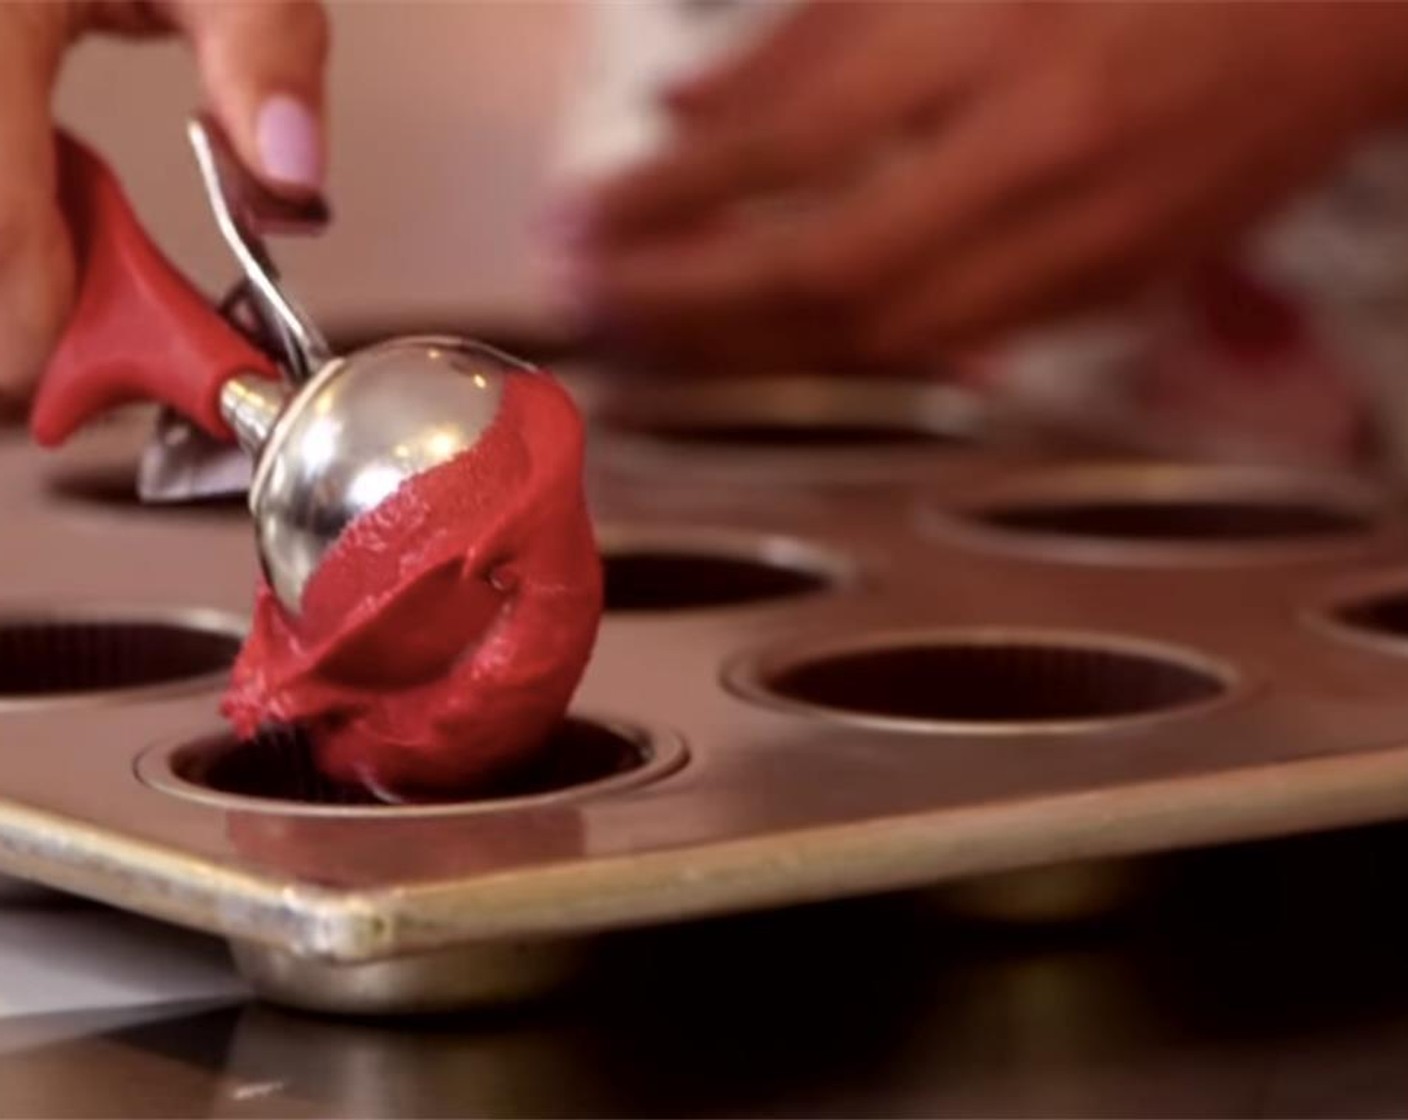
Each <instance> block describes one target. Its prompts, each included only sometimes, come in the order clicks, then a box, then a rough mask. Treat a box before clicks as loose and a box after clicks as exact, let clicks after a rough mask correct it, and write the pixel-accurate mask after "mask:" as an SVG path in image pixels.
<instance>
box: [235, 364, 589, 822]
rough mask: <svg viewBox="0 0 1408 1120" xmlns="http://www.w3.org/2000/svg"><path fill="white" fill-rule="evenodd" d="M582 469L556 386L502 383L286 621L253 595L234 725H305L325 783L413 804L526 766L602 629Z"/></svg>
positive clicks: (534, 381) (272, 604)
mask: <svg viewBox="0 0 1408 1120" xmlns="http://www.w3.org/2000/svg"><path fill="white" fill-rule="evenodd" d="M582 459H583V435H582V425H581V421H580V419H579V417H578V415H577V411H576V409H575V407H574V406H573V404H572V402H571V400H570V399H569V398H568V396H567V394H566V393H565V392H564V391H563V390H562V389H561V387H559V386H558V385H557V384H556V382H554V381H553V380H552V379H551V378H549V377H547V376H546V375H542V374H523V375H515V376H513V377H510V378H509V379H508V380H507V383H506V385H505V389H504V393H503V397H502V400H501V403H500V408H499V414H498V416H497V418H496V419H495V421H494V423H493V425H492V426H491V427H490V428H489V430H488V431H487V432H486V433H485V434H484V436H483V437H482V438H481V439H480V441H479V443H478V444H477V445H476V446H475V447H474V448H472V449H471V450H470V451H468V452H465V453H464V454H462V455H460V456H458V457H457V458H455V459H453V460H451V461H450V462H448V463H444V464H442V465H440V466H438V467H436V468H434V469H432V470H430V471H427V472H425V473H424V474H421V475H418V476H417V477H415V478H414V479H412V480H410V481H409V482H407V483H405V484H404V485H402V486H401V488H400V489H398V490H397V491H396V492H395V493H394V494H392V495H391V496H390V497H389V498H387V499H386V500H385V501H383V502H382V503H381V504H380V505H379V506H378V507H377V508H376V509H374V510H372V511H371V512H370V513H367V514H365V515H363V516H362V517H360V518H358V519H357V520H355V521H354V522H352V524H351V525H349V526H348V527H347V529H346V530H344V531H343V533H342V535H341V536H340V537H339V538H338V540H337V541H336V542H335V543H334V544H333V546H332V547H331V548H330V549H329V551H328V552H327V553H326V555H325V556H324V558H323V560H322V563H321V564H320V565H319V568H318V570H317V572H316V573H315V574H314V575H313V577H312V578H311V579H310V580H309V582H308V584H307V586H306V588H305V590H304V594H303V602H302V610H301V613H300V616H299V617H298V618H296V619H295V618H292V617H291V616H290V615H289V614H288V613H287V612H286V611H284V609H283V607H282V606H281V605H280V604H279V602H278V600H277V599H276V598H275V597H274V595H273V593H272V592H271V591H270V590H269V588H268V587H267V586H266V585H261V587H260V588H259V593H258V601H257V603H256V605H255V612H254V627H253V631H252V632H251V634H250V637H249V640H248V641H247V642H246V644H245V647H244V649H243V650H242V651H241V653H240V657H239V660H238V662H237V663H236V665H235V669H234V676H233V679H232V681H231V684H230V688H229V690H228V692H227V693H226V696H225V700H224V704H223V710H224V712H225V714H226V715H227V716H228V717H229V719H230V720H231V721H232V722H233V724H234V726H235V729H236V730H237V731H238V732H239V733H240V734H241V735H246V736H248V735H252V734H254V733H255V732H256V731H257V730H258V729H259V727H260V726H261V725H264V724H267V723H298V724H301V725H303V726H304V727H306V728H308V729H309V730H310V731H311V732H312V733H313V735H314V736H315V739H316V741H317V743H318V752H319V763H320V765H321V766H322V768H323V769H324V770H325V771H326V772H327V774H328V775H329V776H330V777H332V778H335V779H338V780H341V781H349V782H360V783H362V784H364V785H367V786H369V787H370V788H372V789H376V790H380V791H389V792H394V793H395V794H398V795H401V796H409V797H413V796H416V795H417V794H418V793H422V794H423V793H432V792H445V791H448V790H453V789H456V788H462V787H466V786H469V785H471V784H472V783H473V782H474V781H475V780H476V779H479V778H482V777H484V776H485V775H487V774H489V773H491V772H493V771H495V770H499V769H501V768H504V767H506V766H508V765H510V764H512V763H514V762H516V761H518V760H520V759H522V758H523V757H524V756H525V755H527V754H529V753H531V752H532V751H533V750H534V749H535V748H536V747H537V746H538V745H539V744H541V743H542V741H543V740H544V739H545V738H546V737H547V735H548V734H549V733H550V732H551V731H552V729H553V727H554V726H555V725H556V723H557V722H558V720H559V719H560V718H561V717H562V714H563V712H564V710H565V709H566V707H567V704H568V701H569V700H570V699H571V697H572V693H573V691H574V690H575V689H576V687H577V683H578V681H579V680H580V678H581V675H582V672H583V670H584V669H585V667H586V663H587V658H588V657H589V655H590V653H591V648H592V644H593V642H594V640H595V637H596V629H597V623H598V621H599V619H600V616H601V595H602V584H601V566H600V561H599V558H598V555H597V551H596V544H595V541H594V540H593V536H592V530H591V523H590V521H589V519H588V516H587V510H586V501H585V497H584V494H583V488H582Z"/></svg>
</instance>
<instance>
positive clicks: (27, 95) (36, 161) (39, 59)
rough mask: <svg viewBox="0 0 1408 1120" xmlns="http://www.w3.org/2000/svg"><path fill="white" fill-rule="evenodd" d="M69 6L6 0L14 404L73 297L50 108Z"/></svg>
mask: <svg viewBox="0 0 1408 1120" xmlns="http://www.w3.org/2000/svg"><path fill="white" fill-rule="evenodd" d="M65 7H66V6H61V5H45V4H7V5H0V167H3V168H5V176H4V180H3V183H0V407H7V408H9V409H11V410H12V409H13V408H14V407H16V406H17V404H18V403H19V402H22V401H23V400H25V399H26V398H27V397H28V395H29V393H30V392H31V390H32V389H33V387H34V385H35V383H36V382H37V381H38V379H39V375H40V373H41V372H42V370H43V368H44V364H45V362H46V361H47V360H48V356H49V353H50V351H51V350H52V349H53V346H54V344H55V342H56V341H57V340H58V337H59V334H60V332H61V331H62V329H63V324H64V321H65V319H66V318H67V315H68V310H69V306H70V304H71V302H72V298H73V284H74V275H73V274H74V266H73V258H72V250H71V247H70V244H69V240H68V234H67V231H66V229H65V226H64V223H63V219H62V216H61V215H60V213H59V208H58V203H57V169H56V164H55V151H54V137H53V126H52V124H51V123H50V118H49V98H50V93H51V90H52V88H53V83H54V79H55V77H56V75H57V73H58V68H59V60H60V58H61V57H62V55H63V51H64V49H65V47H66V46H67V45H68V40H69V33H70V30H71V29H70V27H69V26H68V17H67V15H66V13H65V10H64V9H65Z"/></svg>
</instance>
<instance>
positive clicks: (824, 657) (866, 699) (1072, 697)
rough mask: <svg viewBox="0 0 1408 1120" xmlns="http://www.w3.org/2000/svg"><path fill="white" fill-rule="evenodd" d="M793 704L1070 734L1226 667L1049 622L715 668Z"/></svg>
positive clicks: (766, 698) (918, 635)
mask: <svg viewBox="0 0 1408 1120" xmlns="http://www.w3.org/2000/svg"><path fill="white" fill-rule="evenodd" d="M726 677H727V681H728V683H729V685H730V686H731V687H732V688H733V690H734V691H735V692H737V693H739V694H741V695H743V696H744V697H746V698H748V699H751V700H754V701H757V702H760V703H763V704H767V705H769V706H771V707H774V708H779V709H782V710H784V711H788V712H792V713H796V714H808V715H813V716H819V717H824V718H827V719H832V720H840V721H844V722H850V723H858V724H863V725H867V726H872V727H876V728H881V729H886V730H896V731H914V732H955V733H965V734H974V733H977V734H1021V733H1032V732H1079V731H1090V730H1099V729H1102V728H1106V727H1110V726H1115V725H1122V724H1127V723H1130V722H1140V721H1148V720H1158V719H1164V718H1168V717H1172V716H1175V715H1185V714H1188V713H1190V712H1195V711H1201V710H1205V709H1207V708H1208V707H1209V706H1211V705H1214V704H1218V703H1221V702H1224V701H1226V699H1227V698H1228V697H1229V696H1230V695H1231V694H1232V693H1233V691H1234V688H1235V685H1236V681H1237V677H1236V674H1235V673H1234V671H1233V670H1232V669H1231V668H1230V667H1228V666H1225V665H1222V664H1220V663H1217V662H1214V661H1213V660H1211V659H1208V658H1204V657H1202V656H1200V655H1197V654H1193V653H1189V652H1187V651H1184V650H1179V649H1174V648H1172V647H1167V646H1162V645H1158V644H1154V643H1145V642H1136V641H1131V640H1126V639H1119V638H1108V637H1103V636H1096V635H1084V634H1069V633H1065V632H1048V631H1007V630H959V631H933V632H910V633H906V632H899V633H887V634H875V635H868V636H862V637H858V638H843V639H837V640H834V641H830V642H823V643H815V644H807V645H797V646H782V647H777V648H774V649H770V650H767V651H764V652H762V653H760V654H754V655H752V656H751V657H747V658H745V659H743V660H742V661H739V662H737V663H735V664H734V665H733V666H731V667H730V668H729V670H728V671H727V674H726Z"/></svg>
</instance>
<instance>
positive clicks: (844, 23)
mask: <svg viewBox="0 0 1408 1120" xmlns="http://www.w3.org/2000/svg"><path fill="white" fill-rule="evenodd" d="M866 6H867V5H865V4H863V3H858V2H856V0H835V2H826V0H813V2H812V3H809V4H807V5H806V6H805V7H803V8H801V9H800V10H799V11H796V12H794V13H792V14H791V15H789V16H788V17H787V18H786V19H785V20H784V21H783V22H782V23H781V24H780V25H779V26H778V27H776V28H775V29H773V30H772V31H771V32H770V33H768V34H766V35H765V36H764V37H763V39H762V40H761V41H760V42H759V43H758V44H756V45H755V46H753V47H752V48H751V49H747V50H743V51H740V52H738V53H736V54H734V55H733V56H732V57H730V58H729V59H728V60H727V61H726V62H724V63H722V64H720V65H717V66H714V67H713V68H711V69H709V70H706V71H704V72H703V73H700V74H696V75H692V76H691V77H688V78H685V79H684V80H683V81H680V82H676V83H675V84H674V85H672V86H671V87H670V88H669V89H668V90H666V92H665V102H666V104H667V105H668V106H669V107H670V108H671V109H673V110H674V111H675V112H677V113H679V114H680V115H682V116H685V117H690V116H696V115H699V116H703V115H720V114H723V115H728V114H732V113H734V112H737V111H738V110H739V109H740V108H746V107H748V106H757V105H758V104H761V103H763V101H764V100H765V99H766V98H767V97H768V95H769V93H770V91H771V90H773V89H775V88H777V87H778V86H779V85H786V84H788V83H790V82H792V81H794V80H795V78H796V76H797V75H798V74H799V73H813V74H814V73H815V72H816V66H817V64H818V63H819V62H820V60H821V59H822V58H824V57H827V56H828V55H830V54H831V51H832V49H833V47H834V45H835V44H836V43H837V42H838V41H839V40H840V39H841V38H842V37H843V35H844V33H845V32H846V31H847V29H848V28H849V27H850V26H851V25H852V24H853V23H854V22H855V21H856V18H857V16H860V15H861V14H862V13H863V10H864V8H865V7H866Z"/></svg>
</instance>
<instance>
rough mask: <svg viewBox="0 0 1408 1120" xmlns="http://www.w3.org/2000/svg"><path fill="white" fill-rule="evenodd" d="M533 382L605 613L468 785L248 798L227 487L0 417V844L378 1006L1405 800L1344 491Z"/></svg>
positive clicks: (847, 390) (123, 421)
mask: <svg viewBox="0 0 1408 1120" xmlns="http://www.w3.org/2000/svg"><path fill="white" fill-rule="evenodd" d="M573 385H574V387H575V389H576V391H577V392H578V394H579V396H580V398H581V399H582V401H583V402H584V404H585V406H586V407H587V408H588V410H589V412H590V414H591V415H592V416H593V418H594V424H595V429H594V433H593V440H592V453H591V458H592V462H591V466H590V480H589V488H590V495H591V499H592V503H593V507H594V510H595V513H596V516H597V518H598V522H599V525H600V529H601V539H602V542H603V546H604V548H605V549H606V553H607V556H608V585H609V599H610V604H609V605H610V608H611V609H610V611H609V613H608V616H607V619H606V622H605V625H604V628H603V632H602V635H601V640H600V644H599V647H598V649H597V652H596V654H595V657H594V659H593V661H592V664H591V667H590V669H589V671H588V674H587V677H586V679H585V681H584V683H583V686H582V688H581V691H580V694H579V697H578V701H577V705H576V709H575V712H574V719H573V722H572V723H571V724H570V725H569V726H568V728H566V729H565V730H564V733H563V740H562V747H563V750H562V752H561V754H560V755H559V756H558V757H559V762H560V763H561V764H558V765H553V766H548V767H546V768H544V769H542V770H540V771H539V772H537V773H535V774H530V775H523V776H521V778H520V780H519V782H518V783H517V784H516V785H515V786H513V787H512V788H506V789H503V790H501V791H498V793H499V796H497V797H496V798H489V799H485V800H481V801H478V802H474V803H469V804H452V805H439V806H421V807H416V808H387V807H376V806H363V805H348V804H337V803H322V802H320V803H312V804H310V803H306V802H300V801H294V800H288V797H289V795H290V793H291V791H290V789H287V788H278V785H277V783H273V784H271V782H272V779H271V778H270V777H269V775H270V771H268V770H267V769H261V768H260V767H259V766H258V765H257V761H258V752H259V751H260V750H261V749H264V747H265V746H267V744H263V745H262V744H237V743H233V742H232V741H231V740H229V739H228V737H226V735H225V733H224V729H223V728H222V726H221V723H220V721H219V719H218V717H217V716H216V710H215V708H216V701H217V698H218V695H219V690H220V686H221V683H222V674H223V671H224V668H225V665H226V663H227V662H228V659H229V658H230V656H231V655H232V653H233V650H234V648H235V646H236V644H237V641H238V637H239V634H240V632H241V628H242V625H243V619H244V617H245V613H246V611H247V608H248V605H249V599H250V593H251V576H252V573H253V570H254V554H253V546H252V543H251V540H250V534H249V532H248V527H247V525H246V523H245V520H244V517H243V515H242V512H241V510H240V508H239V506H238V505H237V504H234V505H231V504H227V505H225V506H223V507H215V508H195V509H190V508H188V509H172V508H152V509H148V508H143V507H140V506H138V505H137V504H136V503H135V501H133V500H132V499H131V498H130V483H131V478H132V472H133V470H134V465H135V462H136V458H137V453H138V449H139V446H140V443H141V441H142V439H143V438H144V437H145V434H146V431H147V425H146V419H147V418H146V417H144V416H141V415H133V416H127V417H118V418H116V419H114V420H113V421H112V422H110V423H107V424H105V425H103V426H101V427H99V428H97V429H94V430H93V431H91V432H89V433H88V434H86V435H85V436H83V437H82V438H81V439H80V440H79V441H78V442H77V443H76V444H74V445H73V446H72V447H71V448H69V449H68V450H66V451H65V452H63V453H61V454H59V455H49V456H46V455H41V454H40V453H39V452H37V451H35V450H34V449H32V448H31V447H30V446H29V445H28V443H27V442H26V441H25V440H24V438H23V436H22V435H21V434H19V433H13V434H11V435H9V436H5V437H0V509H4V510H5V512H6V515H7V518H8V522H7V525H6V531H5V538H4V548H3V549H0V589H3V594H4V597H5V601H4V603H3V604H0V871H4V872H8V873H11V874H13V875H15V876H19V877H23V878H27V879H31V880H34V881H36V882H39V883H43V884H46V885H49V886H52V887H56V888H59V889H63V890H68V891H73V892H77V893H79V894H83V895H88V896H91V897H93V898H97V899H100V900H104V901H106V902H110V903H112V904H114V905H117V906H122V907H127V908H130V909H132V910H136V911H140V912H143V913H146V914H150V915H153V916H155V917H158V918H162V919H166V920H169V921H172V922H176V923H180V924H183V925H187V926H191V927H195V928H198V929H202V930H207V931H209V932H211V933H214V934H217V935H219V936H222V937H224V938H227V939H229V940H230V942H231V943H232V945H233V946H234V948H235V954H236V958H237V960H238V961H239V963H240V965H241V966H242V968H243V969H244V971H245V972H246V974H247V975H248V976H249V977H250V979H251V980H252V981H253V983H254V985H255V986H256V988H257V989H258V990H260V991H261V992H263V993H264V994H266V995H268V996H270V997H271V998H274V999H279V1000H283V1001H285V1002H289V1003H294V1004H300V1005H303V1006H310V1007H317V1008H321V1009H324V1010H334V1011H352V1012H367V1011H403V1010H421V1009H426V1008H436V1007H449V1006H462V1005H466V1004H471V1003H476V1002H483V1001H497V1000H504V999H517V998H522V997H524V996H526V995H527V994H529V993H531V992H533V991H536V990H539V989H541V988H542V987H543V986H545V985H551V984H553V983H555V982H556V981H558V980H559V979H560V978H562V977H563V976H564V975H565V974H566V973H567V972H568V971H569V970H570V969H571V968H572V967H573V963H574V960H575V959H576V955H577V953H578V952H579V950H581V948H582V947H583V946H584V945H585V944H587V943H588V938H589V935H591V934H594V933H597V932H600V931H605V930H609V929H612V928H618V927H625V926H634V925H642V924H648V923H655V922H661V921H668V920H674V919H679V918H684V917H689V916H696V915H704V914H710V913H719V912H727V911H735V910H744V909H748V908H759V907H768V906H774V905H782V904H788V903H793V902H800V901H806V900H812V899H819V898H826V897H833V896H844V895H850V894H860V893H866V892H875V891H882V890H886V889H891V888H898V887H906V886H912V885H919V884H930V883H940V882H946V881H953V880H960V879H965V878H969V877H972V876H975V875H978V874H981V873H994V872H1004V871H1014V870H1019V869H1023V868H1036V867H1041V866H1048V865H1058V864H1063V863H1064V864H1075V863H1077V862H1078V861H1082V860H1090V859H1094V858H1096V857H1109V856H1119V855H1124V854H1130V853H1138V852H1146V851H1157V850H1163V849H1171V848H1177V847H1180V846H1187V845H1195V844H1204V843H1209V842H1216V841H1227V840H1232V839H1236V838H1246V837H1255V836H1267V835H1274V834H1278V833H1288V832H1295V831H1303V830H1310V829H1317V828H1324V827H1330V826H1337V825H1344V824H1349V823H1351V822H1357V821H1369V820H1376V819H1384V818H1390V817H1394V816H1397V815H1400V814H1403V813H1405V812H1408V566H1405V565H1404V564H1403V560H1404V557H1405V555H1406V554H1405V547H1406V546H1408V525H1405V521H1404V519H1403V518H1402V516H1401V514H1400V512H1399V511H1398V510H1397V509H1396V508H1395V507H1394V506H1393V504H1392V503H1391V502H1390V501H1388V500H1387V499H1386V498H1385V497H1384V496H1383V495H1382V494H1380V493H1378V492H1376V491H1375V490H1374V489H1373V488H1372V487H1370V486H1367V485H1366V484H1364V483H1361V482H1359V481H1357V480H1353V479H1348V478H1338V477H1327V476H1323V475H1316V474H1308V473H1300V472H1296V471H1293V470H1287V469H1283V468H1265V467H1251V466H1246V467H1233V466H1207V465H1193V464H1176V463H1166V462H1157V463H1156V462H1136V461H1117V460H1109V459H1106V460H1101V459H1098V458H1085V459H1081V460H1079V461H1077V460H1074V459H1071V458H1069V457H1067V456H1061V455H1054V454H1052V453H1051V452H1049V451H1046V450H1042V449H1041V448H1036V447H1033V446H1031V445H1030V444H1029V443H1028V442H1026V441H1025V440H1024V439H1021V438H1013V436H1012V434H1011V433H1010V432H1008V431H1006V430H1005V429H1004V425H1003V424H1002V423H1001V422H999V421H998V420H996V419H995V418H994V417H992V416H990V415H987V414H986V413H985V412H984V411H983V410H982V409H981V408H979V407H977V406H975V405H974V404H973V403H972V402H971V401H969V400H967V399H966V398H964V397H962V396H961V395H956V394H954V393H952V392H951V391H949V390H946V389H942V388H939V387H935V386H925V385H922V384H907V383H900V382H895V383H890V382H869V383H865V384H864V385H863V386H862V385H861V384H860V383H857V382H850V383H847V382H839V381H826V380H824V379H806V378H800V379H798V378H792V379H783V380H777V381H757V380H753V381H747V382H738V381H722V382H716V383H709V384H693V385H688V386H675V387H673V388H672V387H668V386H656V387H653V388H650V389H649V390H648V391H647V390H643V389H642V388H641V387H640V386H630V387H627V388H624V389H623V388H616V389H612V388H610V387H609V386H608V385H607V384H606V383H604V382H597V381H594V380H592V379H590V378H584V377H581V376H578V377H576V378H574V380H573ZM276 746H279V748H280V749H284V750H285V751H287V749H288V746H289V745H288V744H283V745H276ZM251 761H253V763H255V764H254V765H251V764H250V763H251ZM217 787H218V788H217ZM296 792H300V793H306V792H307V790H306V789H303V788H302V787H300V790H299V791H296Z"/></svg>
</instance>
